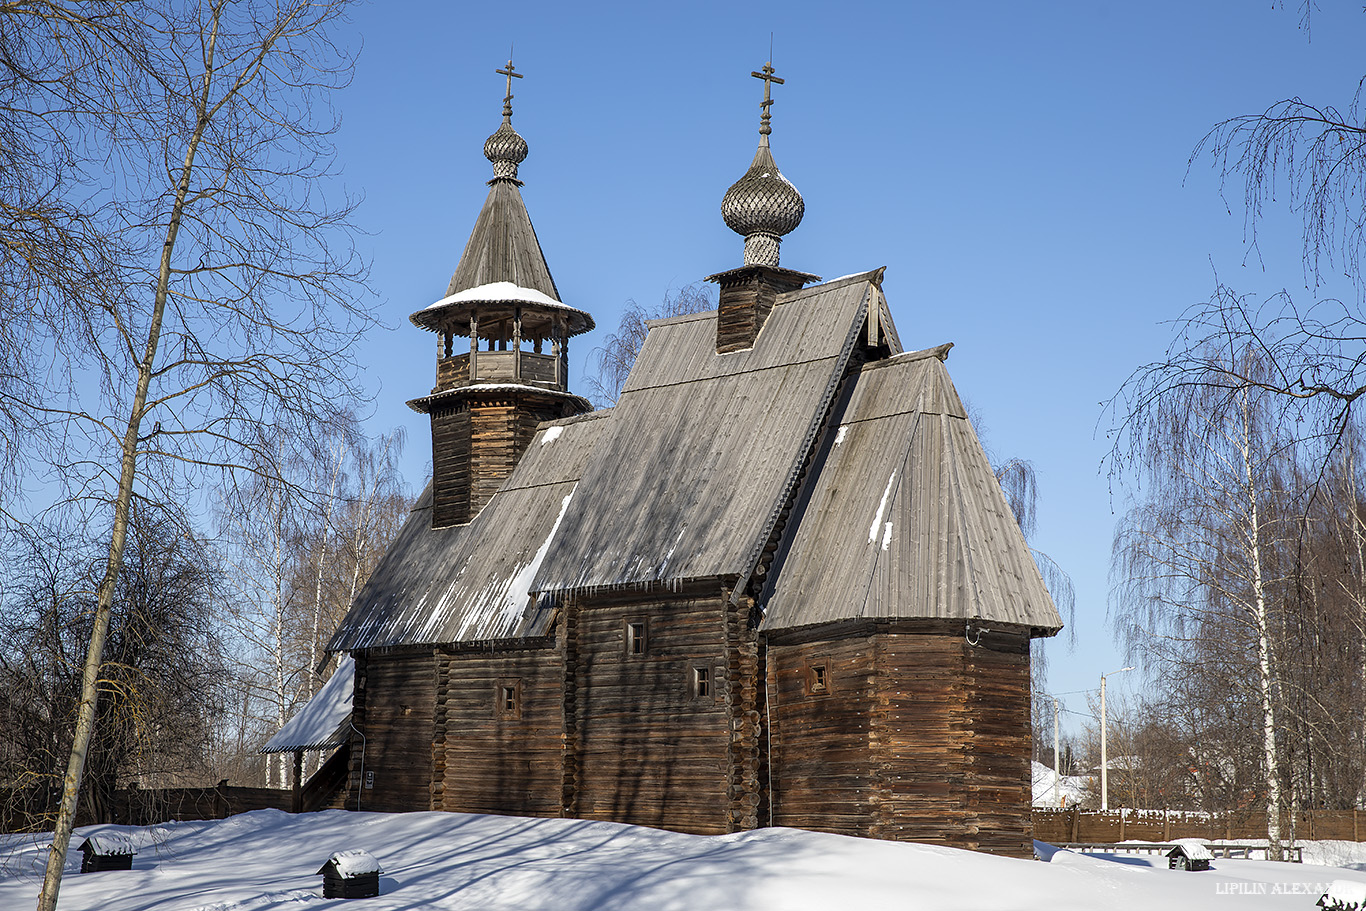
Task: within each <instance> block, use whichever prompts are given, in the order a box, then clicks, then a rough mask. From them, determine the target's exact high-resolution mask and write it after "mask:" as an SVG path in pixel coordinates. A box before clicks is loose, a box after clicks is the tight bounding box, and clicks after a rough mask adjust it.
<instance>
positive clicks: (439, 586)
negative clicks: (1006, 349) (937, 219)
mask: <svg viewBox="0 0 1366 911" xmlns="http://www.w3.org/2000/svg"><path fill="white" fill-rule="evenodd" d="M880 279H881V272H880V271H878V272H869V273H863V274H860V275H854V276H849V277H847V278H844V279H838V280H835V281H832V282H828V283H826V284H823V285H817V286H815V287H812V288H807V289H805V290H802V291H796V292H792V293H790V294H786V295H781V296H779V297H778V299H777V302H776V304H775V306H774V308H773V311H772V312H771V313H770V315H769V317H768V319H767V321H766V322H765V324H764V326H763V329H762V330H761V331H760V332H759V334H758V337H757V338H756V340H755V343H754V346H753V347H752V348H749V349H745V350H742V351H735V352H731V353H727V354H719V355H718V354H717V353H716V350H715V338H716V318H717V317H716V313H715V312H714V311H713V312H710V313H700V314H692V315H687V316H680V317H675V318H672V319H667V320H659V321H655V322H652V323H651V324H650V332H649V335H648V337H647V339H646V341H645V345H644V348H643V349H642V351H641V353H640V356H639V359H638V360H637V362H636V366H635V369H634V370H633V371H632V372H631V375H630V378H629V379H628V381H627V384H626V387H625V389H624V390H623V392H622V395H621V397H620V399H619V400H618V403H617V405H616V407H615V408H613V409H610V410H607V411H600V412H594V413H592V414H589V415H584V416H582V417H579V418H570V419H566V420H562V421H555V422H551V423H549V424H544V425H542V426H541V428H540V430H539V431H538V432H537V435H536V436H535V438H533V440H532V442H531V444H530V448H529V449H528V450H527V452H526V453H525V455H523V457H522V459H521V461H520V462H519V464H518V466H517V469H516V470H515V471H514V473H513V474H512V476H511V477H509V478H508V480H507V481H506V482H505V483H504V485H503V487H502V488H501V489H500V490H499V491H498V493H497V494H495V495H494V497H493V499H492V500H490V502H489V503H488V504H487V505H486V506H485V507H484V509H483V510H482V511H481V512H480V513H479V514H478V516H476V517H475V519H474V520H473V521H471V522H470V523H469V524H468V525H461V526H455V527H451V528H442V529H432V528H431V523H430V510H431V492H430V489H429V490H428V491H427V492H425V493H424V494H423V497H422V499H421V501H420V502H419V504H418V506H417V507H416V508H415V509H414V511H413V514H412V516H411V517H410V518H409V520H408V522H407V523H406V524H405V525H404V527H403V529H402V531H401V532H400V534H399V536H398V538H397V540H396V541H395V542H394V544H393V545H392V546H391V547H390V549H389V551H388V553H386V555H385V557H384V559H383V560H382V561H381V563H380V565H379V567H378V568H377V570H376V572H375V573H374V575H373V576H372V577H371V579H370V581H369V582H368V583H367V585H366V586H365V588H364V589H363V591H362V592H361V595H360V597H358V598H357V599H356V602H355V604H354V605H353V606H352V609H351V611H350V613H348V614H347V617H346V619H345V620H344V621H343V622H342V625H341V627H340V628H339V629H338V631H337V633H336V635H335V636H334V637H333V639H332V641H331V642H330V643H329V646H328V647H329V648H330V649H333V650H350V649H356V648H376V647H388V646H396V645H416V644H437V643H451V642H476V641H480V642H482V641H488V640H495V639H506V638H516V637H534V636H543V635H547V634H548V633H549V632H550V630H551V620H552V611H553V607H554V604H555V601H556V596H558V595H563V594H572V593H581V592H587V591H593V590H599V589H612V588H623V587H649V586H653V585H672V584H674V583H677V582H681V581H684V580H691V579H707V578H722V579H727V580H730V581H732V582H733V581H737V580H738V581H739V582H740V583H741V584H743V582H744V581H745V580H746V579H748V577H749V575H750V573H751V572H752V571H753V570H754V568H755V565H756V563H757V562H758V560H759V557H760V554H761V552H762V551H763V548H764V546H765V544H767V543H768V541H769V540H770V537H771V535H772V533H773V530H774V528H775V527H776V523H777V521H778V519H779V516H780V514H781V512H782V511H783V510H784V509H785V508H786V507H787V506H788V505H789V504H793V505H794V508H793V510H792V513H791V516H790V517H789V519H788V520H787V523H786V526H785V530H784V532H783V534H784V538H783V541H782V543H781V546H780V547H779V550H778V553H777V554H776V556H775V558H774V562H773V565H772V566H771V567H770V571H769V573H768V576H767V578H768V580H769V585H770V588H769V589H768V590H767V591H766V592H765V593H764V595H763V598H762V605H763V607H764V609H765V616H764V620H763V624H764V628H765V629H770V630H777V629H786V628H792V627H798V626H806V625H812V624H818V623H825V622H831V621H838V620H849V619H859V618H865V619H866V618H885V619H891V618H918V619H953V620H974V621H979V620H980V621H986V622H994V623H1008V624H1011V625H1014V626H1019V627H1027V628H1029V629H1030V630H1031V631H1032V632H1033V633H1034V634H1035V635H1051V634H1052V633H1054V632H1056V631H1057V630H1058V629H1059V628H1060V627H1061V625H1062V624H1061V621H1060V620H1059V618H1058V614H1057V611H1056V609H1055V608H1054V606H1053V603H1052V600H1051V599H1050V598H1049V595H1048V592H1047V589H1046V588H1045V587H1044V584H1043V582H1042V580H1041V579H1040V577H1039V573H1038V570H1037V568H1036V567H1035V565H1034V563H1033V560H1032V558H1031V556H1030V551H1029V547H1028V545H1027V544H1026V543H1025V541H1024V538H1023V535H1021V533H1020V530H1019V526H1018V525H1017V524H1016V522H1015V519H1014V517H1013V515H1012V514H1011V512H1010V508H1009V506H1008V504H1007V503H1006V501H1005V497H1004V495H1003V494H1002V493H1001V490H1000V486H999V484H997V482H996V479H995V476H994V474H993V472H992V470H991V465H990V463H989V462H988V461H987V458H986V455H985V453H984V452H983V451H982V448H981V445H980V443H979V442H978V441H977V438H976V435H975V434H974V432H973V430H972V427H971V425H970V423H969V422H968V420H967V416H966V413H965V412H964V410H963V406H962V403H961V402H960V401H959V400H958V396H957V393H956V392H955V391H954V389H953V384H952V382H950V380H949V377H948V373H947V371H946V370H945V368H944V364H943V362H942V359H941V358H942V356H943V354H944V353H945V351H946V348H945V349H936V350H935V351H930V352H915V353H909V354H902V353H901V352H900V343H899V342H898V341H897V338H896V334H895V328H894V327H893V326H892V324H891V318H890V315H889V313H888V310H887V306H886V302H885V299H884V298H883V295H882V292H881V288H880ZM870 312H871V313H873V314H875V315H876V318H877V319H878V322H879V324H880V329H879V334H880V336H881V339H882V340H883V343H884V344H886V345H888V346H889V347H890V349H891V351H892V352H893V356H892V357H890V358H888V359H884V360H880V361H876V362H874V363H871V364H868V365H865V366H864V367H863V368H862V369H861V370H860V369H858V368H857V367H851V360H852V352H853V351H854V349H855V347H856V345H857V344H858V343H859V340H860V336H861V334H862V333H865V332H866V331H867V322H866V321H867V316H868V314H869V313H870ZM936 355H939V356H936ZM851 370H852V371H853V373H852V375H851ZM813 450H814V451H815V455H814V457H813V458H811V459H810V460H809V462H808V453H811V452H812V451H813ZM808 464H809V467H808ZM799 485H800V489H799Z"/></svg>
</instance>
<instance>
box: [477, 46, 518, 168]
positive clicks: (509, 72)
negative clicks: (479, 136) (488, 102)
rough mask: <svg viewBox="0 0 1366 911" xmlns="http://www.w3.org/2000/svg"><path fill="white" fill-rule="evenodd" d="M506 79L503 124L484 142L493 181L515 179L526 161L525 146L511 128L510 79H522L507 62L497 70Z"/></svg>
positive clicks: (515, 69)
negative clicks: (491, 167)
mask: <svg viewBox="0 0 1366 911" xmlns="http://www.w3.org/2000/svg"><path fill="white" fill-rule="evenodd" d="M497 72H498V73H499V75H502V76H506V77H507V79H508V87H507V94H506V95H505V96H504V97H503V122H502V123H501V124H500V125H499V126H498V129H497V130H495V131H494V132H493V135H492V136H490V137H489V138H488V139H486V140H484V157H485V158H487V159H488V160H489V161H491V162H493V179H494V180H499V179H507V180H516V179H517V166H518V165H519V164H521V163H522V162H524V161H526V154H527V144H526V140H525V139H523V138H522V136H521V134H520V133H518V132H517V131H516V130H514V129H513V128H512V79H513V77H514V76H515V77H516V78H518V79H521V78H522V74H521V73H519V72H517V68H516V67H514V66H513V65H512V61H511V60H509V61H508V65H507V69H505V70H498V71H497Z"/></svg>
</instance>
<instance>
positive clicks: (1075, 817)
mask: <svg viewBox="0 0 1366 911" xmlns="http://www.w3.org/2000/svg"><path fill="white" fill-rule="evenodd" d="M1080 829H1081V807H1077V806H1074V807H1072V841H1073V843H1076V842H1078V841H1080V840H1081V839H1080V838H1078V837H1077V833H1078V831H1079V830H1080Z"/></svg>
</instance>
